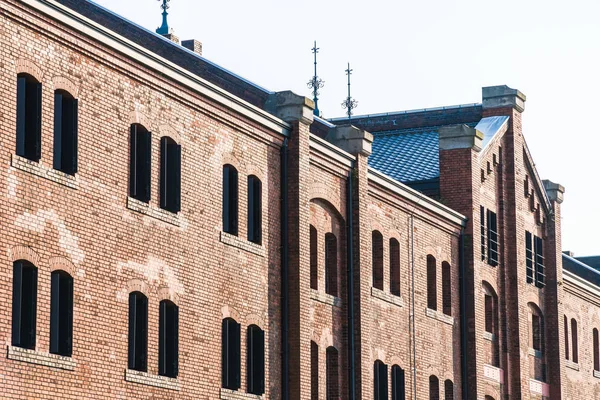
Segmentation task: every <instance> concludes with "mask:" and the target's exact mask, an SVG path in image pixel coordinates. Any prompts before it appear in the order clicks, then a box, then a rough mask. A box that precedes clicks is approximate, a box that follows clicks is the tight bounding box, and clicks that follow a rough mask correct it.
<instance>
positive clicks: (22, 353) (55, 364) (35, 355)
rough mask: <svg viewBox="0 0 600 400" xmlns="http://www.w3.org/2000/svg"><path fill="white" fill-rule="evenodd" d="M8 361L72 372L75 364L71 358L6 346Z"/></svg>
mask: <svg viewBox="0 0 600 400" xmlns="http://www.w3.org/2000/svg"><path fill="white" fill-rule="evenodd" d="M6 358H8V359H9V360H16V361H23V362H26V363H29V364H37V365H44V366H46V367H50V368H57V369H64V370H67V371H74V370H75V367H76V366H77V362H76V361H75V360H73V359H72V358H71V357H63V356H59V355H56V354H50V353H43V352H41V351H37V350H29V349H23V348H21V347H15V346H7V356H6Z"/></svg>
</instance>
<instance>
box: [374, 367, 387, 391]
mask: <svg viewBox="0 0 600 400" xmlns="http://www.w3.org/2000/svg"><path fill="white" fill-rule="evenodd" d="M373 377H374V379H373V383H374V391H375V395H374V396H373V398H374V400H387V398H388V380H387V365H385V364H384V363H382V362H381V361H379V360H377V361H375V365H374V368H373Z"/></svg>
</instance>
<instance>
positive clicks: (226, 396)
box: [219, 388, 265, 400]
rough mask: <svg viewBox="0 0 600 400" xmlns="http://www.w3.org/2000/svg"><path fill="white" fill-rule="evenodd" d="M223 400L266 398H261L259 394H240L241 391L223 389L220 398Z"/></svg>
mask: <svg viewBox="0 0 600 400" xmlns="http://www.w3.org/2000/svg"><path fill="white" fill-rule="evenodd" d="M219 398H220V399H221V400H261V399H264V398H265V396H264V395H262V396H259V395H257V394H250V393H244V392H240V391H239V390H231V389H224V388H221V392H220V397H219Z"/></svg>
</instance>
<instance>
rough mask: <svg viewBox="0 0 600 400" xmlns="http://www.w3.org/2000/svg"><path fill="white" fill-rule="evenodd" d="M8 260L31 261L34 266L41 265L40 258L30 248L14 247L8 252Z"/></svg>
mask: <svg viewBox="0 0 600 400" xmlns="http://www.w3.org/2000/svg"><path fill="white" fill-rule="evenodd" d="M8 259H9V260H10V261H12V262H14V261H17V260H25V261H29V262H30V263H32V264H33V265H36V266H39V265H40V256H39V255H38V254H37V253H36V252H35V250H33V249H32V248H31V247H29V246H23V245H19V246H14V247H11V248H10V249H9V250H8Z"/></svg>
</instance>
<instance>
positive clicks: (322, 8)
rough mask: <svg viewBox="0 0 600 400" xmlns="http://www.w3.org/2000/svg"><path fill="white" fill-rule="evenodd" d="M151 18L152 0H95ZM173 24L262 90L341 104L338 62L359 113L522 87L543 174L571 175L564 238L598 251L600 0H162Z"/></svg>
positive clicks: (475, 98)
mask: <svg viewBox="0 0 600 400" xmlns="http://www.w3.org/2000/svg"><path fill="white" fill-rule="evenodd" d="M96 2H97V3H99V4H101V5H102V6H104V7H106V8H108V9H110V10H112V11H114V12H116V13H118V14H120V15H122V16H124V17H126V18H128V19H130V20H131V21H133V22H135V23H137V24H139V25H141V26H143V27H145V28H148V29H151V30H155V29H156V28H157V27H158V26H159V25H160V23H161V10H160V8H159V1H157V0H125V1H124V0H97V1H96ZM169 13H170V14H169V25H170V26H171V27H172V28H173V29H174V33H175V34H176V35H177V36H179V37H180V39H192V38H193V39H198V40H200V41H201V42H202V43H203V46H204V56H205V57H206V58H207V59H209V60H210V61H213V62H215V63H217V64H219V65H221V66H222V67H224V68H227V69H229V70H230V71H232V72H235V73H237V74H238V75H240V76H242V77H244V78H246V79H248V80H250V81H253V82H254V83H256V84H259V85H260V86H262V87H265V88H266V89H269V90H274V91H279V90H293V91H294V92H296V93H299V94H304V95H306V96H310V90H309V89H307V87H306V82H308V80H309V79H310V78H311V76H312V73H313V64H312V61H313V60H312V54H311V48H312V45H313V40H317V42H318V46H319V47H320V48H321V51H320V54H319V76H320V77H321V78H322V79H323V80H324V81H325V87H324V88H323V89H322V90H321V97H320V103H319V105H320V109H321V111H322V113H323V116H324V117H326V118H330V117H337V116H342V115H343V110H342V108H341V106H340V104H341V102H342V101H343V100H344V98H345V96H346V76H345V73H344V70H345V69H346V64H347V62H350V63H351V66H352V68H353V69H354V75H353V85H352V92H353V93H352V94H353V97H355V98H356V99H357V100H358V102H359V105H358V108H357V109H356V114H368V113H379V112H389V111H400V110H408V109H416V108H428V107H437V106H445V105H455V104H466V103H478V102H481V87H483V86H492V85H501V84H506V85H508V86H510V87H513V88H517V89H519V90H521V91H522V92H523V93H525V94H526V95H527V103H526V110H525V114H524V134H525V138H526V140H527V143H528V145H529V148H530V150H531V152H532V154H533V157H534V160H535V162H536V167H537V169H538V172H539V174H540V176H541V177H542V179H550V180H552V181H554V182H558V183H561V184H562V185H564V186H565V187H566V193H565V202H564V203H563V207H562V209H563V213H562V218H563V220H562V227H563V232H562V241H563V249H565V250H572V251H574V252H575V254H576V256H583V255H596V254H600V233H599V231H598V228H599V227H600V211H599V210H598V207H599V206H600V204H598V203H599V197H600V185H599V184H600V177H599V176H598V173H599V172H600V167H599V165H598V161H599V159H600V154H599V149H600V125H599V124H597V123H596V121H595V119H596V118H598V117H600V100H599V99H600V79H599V73H600V44H599V39H600V21H599V16H600V1H598V0H571V1H568V2H567V1H563V0H561V1H557V0H527V1H524V0H503V1H502V2H497V1H494V2H492V1H481V0H460V1H458V0H413V1H399V0H396V1H389V0H388V1H383V0H370V1H358V0H345V1H341V0H321V1H314V0H310V1H306V0H305V1H298V0H296V1H288V0H253V1H247V0H246V1H242V0H230V1H214V0H212V1H203V0H171V9H170V10H169Z"/></svg>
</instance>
